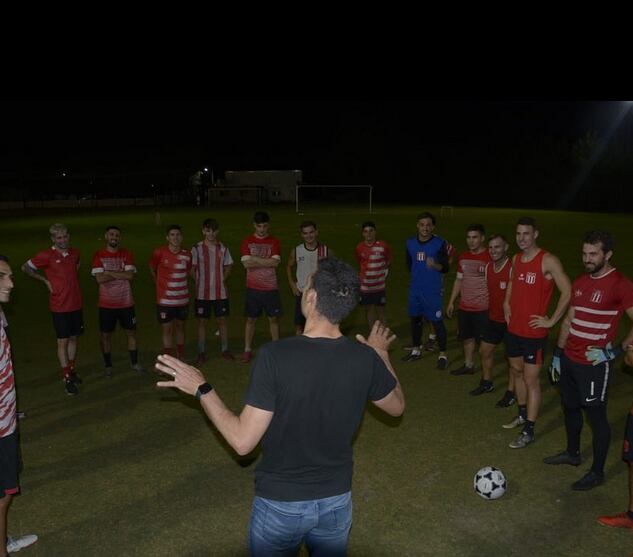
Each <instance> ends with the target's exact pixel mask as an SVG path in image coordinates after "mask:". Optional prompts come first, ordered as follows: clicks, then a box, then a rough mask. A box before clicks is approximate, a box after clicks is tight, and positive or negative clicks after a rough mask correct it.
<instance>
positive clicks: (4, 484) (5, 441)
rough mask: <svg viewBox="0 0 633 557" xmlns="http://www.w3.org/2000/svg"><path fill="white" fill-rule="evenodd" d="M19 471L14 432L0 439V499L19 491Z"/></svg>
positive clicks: (17, 449) (16, 437) (16, 436)
mask: <svg viewBox="0 0 633 557" xmlns="http://www.w3.org/2000/svg"><path fill="white" fill-rule="evenodd" d="M19 470H20V450H19V446H18V432H17V431H14V432H13V433H11V434H10V435H7V436H6V437H0V499H2V497H4V496H5V495H7V494H9V495H11V494H13V493H17V492H18V491H20V483H19V482H18V472H19Z"/></svg>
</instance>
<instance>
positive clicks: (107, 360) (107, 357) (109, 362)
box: [103, 352, 112, 367]
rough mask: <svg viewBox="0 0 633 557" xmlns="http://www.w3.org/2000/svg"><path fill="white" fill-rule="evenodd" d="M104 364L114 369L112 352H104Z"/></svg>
mask: <svg viewBox="0 0 633 557" xmlns="http://www.w3.org/2000/svg"><path fill="white" fill-rule="evenodd" d="M103 363H105V366H106V367H112V352H103Z"/></svg>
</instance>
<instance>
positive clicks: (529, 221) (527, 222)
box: [517, 217, 538, 230]
mask: <svg viewBox="0 0 633 557" xmlns="http://www.w3.org/2000/svg"><path fill="white" fill-rule="evenodd" d="M520 224H521V225H523V226H531V227H532V228H533V229H534V230H538V226H536V219H535V218H532V217H521V218H520V219H519V220H518V221H517V226H519V225H520Z"/></svg>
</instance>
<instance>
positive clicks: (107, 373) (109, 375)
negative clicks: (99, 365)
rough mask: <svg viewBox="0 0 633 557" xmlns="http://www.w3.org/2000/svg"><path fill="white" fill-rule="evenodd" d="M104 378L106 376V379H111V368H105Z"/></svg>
mask: <svg viewBox="0 0 633 557" xmlns="http://www.w3.org/2000/svg"><path fill="white" fill-rule="evenodd" d="M105 376H106V377H107V378H108V379H112V368H111V367H107V368H105Z"/></svg>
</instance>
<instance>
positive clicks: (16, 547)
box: [7, 534, 37, 553]
mask: <svg viewBox="0 0 633 557" xmlns="http://www.w3.org/2000/svg"><path fill="white" fill-rule="evenodd" d="M36 541H37V536H36V535H35V534H27V535H26V536H17V537H15V538H13V537H11V536H7V553H16V552H18V551H20V549H24V548H25V547H28V546H29V545H33V544H34V543H35V542H36Z"/></svg>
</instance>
